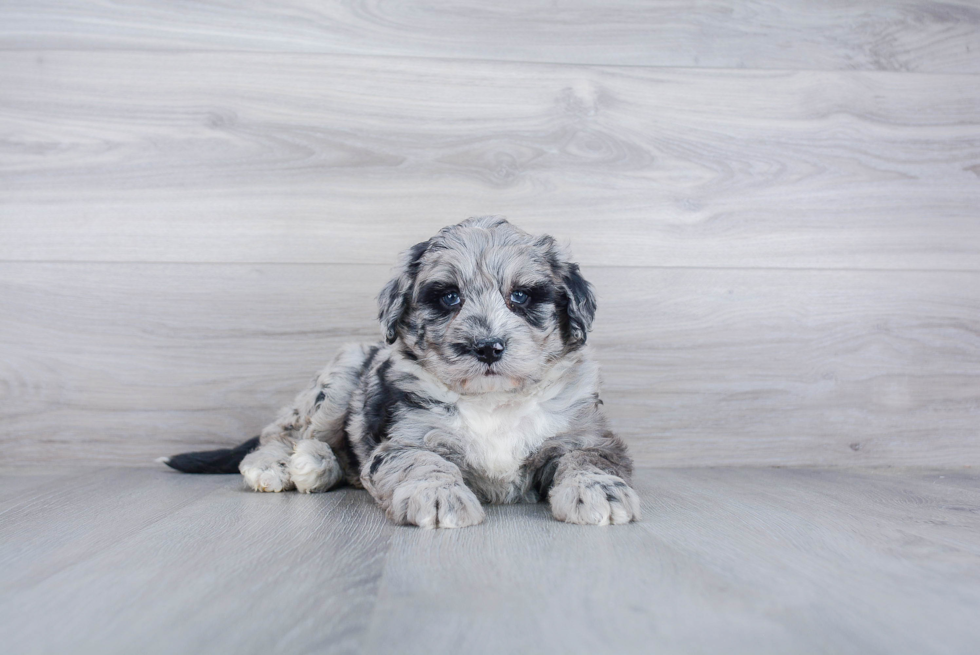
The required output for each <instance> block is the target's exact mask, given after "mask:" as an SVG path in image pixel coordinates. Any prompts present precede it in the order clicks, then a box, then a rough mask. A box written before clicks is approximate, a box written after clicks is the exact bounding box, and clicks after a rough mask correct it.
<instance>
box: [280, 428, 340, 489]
mask: <svg viewBox="0 0 980 655" xmlns="http://www.w3.org/2000/svg"><path fill="white" fill-rule="evenodd" d="M287 471H288V473H289V478H290V480H292V482H293V484H294V485H296V491H298V492H300V493H305V494H308V493H317V492H320V491H327V490H328V489H330V488H331V487H333V486H334V485H335V484H337V483H338V482H340V478H341V477H343V471H342V470H341V468H340V463H339V462H338V461H337V458H336V457H335V456H334V454H333V451H332V450H331V449H330V446H328V445H327V444H325V443H323V442H322V441H317V440H316V439H304V440H303V441H299V442H297V443H296V449H295V451H294V452H293V454H292V457H290V458H289V466H288V467H287Z"/></svg>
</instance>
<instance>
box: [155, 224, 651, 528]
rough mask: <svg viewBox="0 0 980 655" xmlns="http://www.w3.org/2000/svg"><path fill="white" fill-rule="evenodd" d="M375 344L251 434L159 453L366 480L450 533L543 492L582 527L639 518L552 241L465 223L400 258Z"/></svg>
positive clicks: (202, 462) (396, 511)
mask: <svg viewBox="0 0 980 655" xmlns="http://www.w3.org/2000/svg"><path fill="white" fill-rule="evenodd" d="M378 305H379V319H380V321H381V327H382V333H383V334H384V343H378V344H370V345H367V344H365V345H349V346H346V347H344V348H343V349H341V351H340V353H339V354H338V355H337V356H336V358H335V359H334V360H333V362H332V363H331V364H330V365H329V366H328V367H327V368H326V369H324V370H323V371H322V372H321V373H320V374H319V375H318V376H317V377H316V379H315V380H314V381H313V384H312V385H311V386H310V387H309V388H307V389H306V390H305V391H303V392H301V393H300V394H299V395H298V396H297V397H296V400H295V401H294V402H293V404H292V405H290V406H288V407H286V408H285V409H283V410H282V411H281V412H280V414H279V418H278V419H277V420H276V421H275V422H274V423H272V424H271V425H269V426H268V427H266V428H265V429H264V430H263V431H262V434H261V436H260V437H257V438H255V439H252V440H251V441H248V442H246V443H244V444H242V445H241V446H239V447H238V448H235V449H230V450H218V451H210V452H205V453H185V454H183V455H177V456H174V457H171V458H164V459H162V460H161V461H163V462H164V463H166V464H168V465H169V466H171V467H173V468H175V469H177V470H180V471H185V472H191V473H218V472H232V471H234V470H236V469H237V470H240V471H241V474H242V476H243V477H244V479H245V484H246V485H248V487H250V488H251V489H254V490H255V491H288V490H292V489H295V490H297V491H300V492H303V493H312V492H320V491H327V490H329V489H331V488H333V487H335V486H337V485H339V484H341V483H342V482H347V483H348V484H351V485H353V486H355V487H363V488H365V489H367V490H368V491H369V492H370V493H371V495H372V496H373V497H374V499H375V500H376V501H377V502H378V504H379V505H381V507H382V508H383V509H384V510H385V512H387V514H388V516H389V517H390V518H391V520H393V521H395V522H396V523H401V524H410V525H418V526H421V527H425V528H436V527H439V528H461V527H465V526H470V525H476V524H478V523H480V522H482V521H483V519H484V511H483V507H482V503H516V502H537V501H539V500H542V499H547V500H548V502H549V503H550V505H551V511H552V513H553V514H554V516H555V518H557V519H559V520H562V521H568V522H569V523H579V524H583V525H607V524H610V523H612V524H621V523H628V522H630V521H634V520H637V519H639V517H640V508H639V499H638V498H637V495H636V493H635V492H634V491H633V489H632V488H631V487H630V486H629V481H630V474H631V473H632V462H631V460H630V458H629V455H628V454H627V452H626V445H625V444H624V443H623V442H622V441H621V440H620V439H619V438H618V437H616V436H615V435H613V433H612V432H610V431H609V430H608V429H607V427H606V420H605V417H604V416H603V413H602V409H601V407H600V406H601V404H602V401H601V400H599V371H598V367H597V366H596V364H595V363H594V362H593V361H592V360H591V358H590V357H589V351H588V349H587V348H586V346H585V341H586V333H587V332H588V331H589V329H590V327H591V324H592V318H593V316H594V314H595V310H596V301H595V296H594V295H593V292H592V287H591V285H589V283H588V282H586V281H585V279H584V278H583V277H582V275H581V273H580V272H579V267H578V265H577V264H573V263H571V262H569V261H568V259H567V257H566V255H565V253H564V252H563V251H562V249H561V248H560V247H559V246H558V244H557V243H556V242H555V240H554V239H552V238H551V237H550V236H540V237H536V236H532V235H530V234H527V233H526V232H524V231H522V230H520V229H518V228H516V227H514V226H513V225H511V224H510V223H508V222H507V221H506V220H505V219H503V218H499V217H480V218H471V219H469V220H466V221H463V222H462V223H460V224H458V225H453V226H450V227H446V228H444V229H442V230H441V231H440V232H439V233H438V234H437V235H436V236H434V237H432V238H431V239H429V240H428V241H425V242H422V243H419V244H417V245H415V246H413V247H412V248H411V249H409V250H408V251H407V252H405V253H403V254H402V256H401V262H400V264H399V265H398V267H397V270H396V272H395V276H394V278H393V279H392V280H391V281H390V282H388V284H387V285H386V286H385V287H384V289H383V290H382V291H381V294H380V296H379V298H378Z"/></svg>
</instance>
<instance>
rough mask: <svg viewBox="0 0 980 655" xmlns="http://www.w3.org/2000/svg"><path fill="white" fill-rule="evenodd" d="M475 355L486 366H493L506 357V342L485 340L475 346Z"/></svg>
mask: <svg viewBox="0 0 980 655" xmlns="http://www.w3.org/2000/svg"><path fill="white" fill-rule="evenodd" d="M473 354H474V355H476V358H477V359H479V360H480V361H481V362H483V363H484V364H493V363H494V362H495V361H497V360H498V359H500V358H501V357H503V356H504V342H503V341H501V340H500V339H484V340H483V341H477V342H476V344H475V345H474V346H473Z"/></svg>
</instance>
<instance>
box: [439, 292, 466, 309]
mask: <svg viewBox="0 0 980 655" xmlns="http://www.w3.org/2000/svg"><path fill="white" fill-rule="evenodd" d="M439 302H441V303H442V304H443V305H445V306H446V307H455V306H456V305H458V304H459V303H460V302H461V301H460V298H459V294H458V293H456V292H455V291H450V292H449V293H447V294H444V295H443V296H442V298H440V299H439Z"/></svg>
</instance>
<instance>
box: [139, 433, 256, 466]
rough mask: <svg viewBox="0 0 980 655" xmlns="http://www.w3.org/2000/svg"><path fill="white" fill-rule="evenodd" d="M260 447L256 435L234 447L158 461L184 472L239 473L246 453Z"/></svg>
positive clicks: (185, 454)
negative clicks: (239, 467)
mask: <svg viewBox="0 0 980 655" xmlns="http://www.w3.org/2000/svg"><path fill="white" fill-rule="evenodd" d="M258 447H259V438H258V437H254V438H252V439H249V440H248V441H246V442H245V443H243V444H241V445H240V446H235V447H234V448H222V449H220V450H205V451H202V452H198V453H181V454H180V455H174V456H173V457H161V458H160V459H158V460H157V461H158V462H160V463H161V464H166V465H167V466H169V467H170V468H172V469H177V470H178V471H183V472H184V473H238V465H239V464H241V463H242V460H243V459H245V455H248V454H249V453H250V452H252V451H253V450H255V449H256V448H258Z"/></svg>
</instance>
